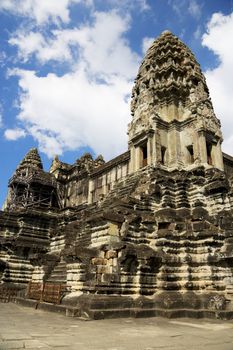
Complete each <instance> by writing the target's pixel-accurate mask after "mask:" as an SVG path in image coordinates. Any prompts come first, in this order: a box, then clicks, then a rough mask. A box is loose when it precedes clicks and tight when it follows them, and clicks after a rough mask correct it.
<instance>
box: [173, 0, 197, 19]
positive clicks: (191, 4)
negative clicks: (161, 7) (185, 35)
mask: <svg viewBox="0 0 233 350" xmlns="http://www.w3.org/2000/svg"><path fill="white" fill-rule="evenodd" d="M168 4H169V5H170V6H171V7H172V9H173V11H175V12H176V14H177V15H178V16H179V18H180V19H183V18H186V17H187V13H188V14H190V15H191V16H192V17H193V18H194V19H196V20H198V19H200V17H201V9H202V5H201V4H200V3H198V2H197V1H196V0H188V1H187V0H168Z"/></svg>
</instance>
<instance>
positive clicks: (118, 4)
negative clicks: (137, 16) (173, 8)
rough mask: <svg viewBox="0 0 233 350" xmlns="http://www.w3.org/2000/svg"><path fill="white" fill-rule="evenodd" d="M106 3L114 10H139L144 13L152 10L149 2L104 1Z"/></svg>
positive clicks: (143, 0)
mask: <svg viewBox="0 0 233 350" xmlns="http://www.w3.org/2000/svg"><path fill="white" fill-rule="evenodd" d="M104 3H105V4H106V3H109V4H110V5H112V7H113V8H118V9H121V10H137V11H138V9H139V11H141V12H144V11H148V10H150V9H151V7H150V5H149V4H148V1H147V0H134V1H132V0H104Z"/></svg>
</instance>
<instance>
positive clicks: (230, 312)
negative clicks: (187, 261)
mask: <svg viewBox="0 0 233 350" xmlns="http://www.w3.org/2000/svg"><path fill="white" fill-rule="evenodd" d="M187 294H188V293H187ZM160 297H161V296H159V295H158V296H155V297H154V298H153V299H152V298H146V297H140V298H136V299H133V298H131V297H128V296H108V297H106V296H102V295H81V296H79V297H76V298H73V299H70V300H69V303H68V302H67V301H66V303H64V302H63V303H62V304H60V305H55V304H51V303H47V302H39V301H36V300H32V299H25V298H21V297H17V298H16V300H15V302H16V303H17V304H21V305H23V306H29V307H33V308H35V309H39V310H45V311H52V312H57V313H61V314H64V315H66V316H69V317H78V318H82V319H86V320H88V319H89V320H91V319H93V320H98V319H104V318H119V317H132V318H140V317H166V318H180V317H189V318H196V319H200V318H211V319H214V318H215V319H222V320H230V319H233V306H232V303H231V302H229V303H228V304H221V303H220V301H221V297H220V296H216V295H214V294H213V295H208V296H207V295H206V296H202V298H201V297H200V298H199V300H198V302H199V305H200V307H199V308H195V307H193V308H192V307H191V304H190V303H189V304H186V305H185V303H184V301H183V302H180V305H179V303H178V301H179V300H177V299H176V300H175V299H174V300H175V302H174V300H173V302H172V298H175V297H177V295H176V293H174V292H170V293H167V299H166V298H165V296H164V295H163V298H164V299H163V300H165V301H166V300H169V302H170V307H164V305H162V304H161V302H160V301H159V299H160ZM186 298H187V300H188V299H189V298H193V300H194V297H193V296H192V295H191V294H190V295H186ZM195 300H196V303H197V297H196V299H195ZM214 302H215V303H214ZM217 302H218V304H217ZM211 303H212V304H211Z"/></svg>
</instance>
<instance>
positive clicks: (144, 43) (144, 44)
mask: <svg viewBox="0 0 233 350" xmlns="http://www.w3.org/2000/svg"><path fill="white" fill-rule="evenodd" d="M154 40H155V38H149V37H147V36H146V37H145V38H143V40H142V52H143V54H145V53H146V51H147V50H148V49H149V47H150V46H151V45H152V43H153V41H154Z"/></svg>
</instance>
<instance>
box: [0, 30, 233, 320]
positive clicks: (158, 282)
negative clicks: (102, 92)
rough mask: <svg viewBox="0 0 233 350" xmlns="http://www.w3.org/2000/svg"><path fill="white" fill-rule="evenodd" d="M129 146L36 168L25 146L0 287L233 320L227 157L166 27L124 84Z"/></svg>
mask: <svg viewBox="0 0 233 350" xmlns="http://www.w3.org/2000/svg"><path fill="white" fill-rule="evenodd" d="M131 113H132V120H131V122H130V124H129V126H128V150H127V151H126V152H125V153H123V154H121V155H119V156H118V157H116V158H114V159H112V160H111V161H108V162H105V161H104V159H103V157H102V156H99V157H97V158H96V159H93V158H92V156H91V155H90V154H84V155H83V156H82V157H81V158H80V159H78V160H77V161H76V162H75V164H72V165H69V164H66V163H63V162H61V161H60V160H59V159H58V158H57V157H55V158H54V160H53V162H52V165H51V168H50V170H49V172H45V171H44V170H43V166H42V163H41V159H40V156H39V154H38V152H37V150H36V149H31V150H30V151H29V152H28V154H27V155H26V156H25V158H24V159H23V160H22V162H21V163H20V164H19V165H18V167H17V169H16V171H15V173H14V174H13V176H12V178H11V179H10V180H9V191H8V195H7V199H6V201H5V204H4V209H3V211H1V212H0V281H1V285H0V288H1V289H0V293H2V294H4V291H5V293H9V290H11V291H12V290H17V291H18V292H17V296H15V298H14V300H15V301H16V302H21V303H23V304H25V305H34V306H35V305H36V307H38V308H45V307H46V308H50V309H51V310H52V309H54V310H57V311H64V312H66V314H67V315H73V316H82V317H89V318H95V319H97V318H101V317H118V316H119V317H122V316H135V317H140V316H157V315H159V316H167V317H177V316H190V317H221V318H228V319H229V318H233V212H232V210H233V186H232V179H233V177H232V175H233V158H232V157H231V156H229V155H227V154H224V153H222V151H221V143H222V141H223V138H222V133H221V125H220V121H219V120H218V119H217V117H216V116H215V113H214V110H213V106H212V103H211V100H210V97H209V92H208V87H207V85H206V81H205V77H204V75H203V74H202V72H201V69H200V66H199V64H198V63H197V61H196V59H195V57H194V55H193V54H192V52H191V51H190V50H189V48H188V47H187V46H185V44H183V43H182V42H181V41H180V40H179V39H178V38H177V37H176V36H174V35H173V34H172V33H171V32H169V31H165V32H163V33H162V34H161V35H160V36H159V37H158V38H157V39H156V40H155V41H154V42H153V44H152V46H151V47H150V48H149V50H148V51H147V53H146V56H145V58H144V60H143V61H142V64H141V66H140V68H139V71H138V75H137V77H136V80H135V84H134V87H133V91H132V101H131Z"/></svg>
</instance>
